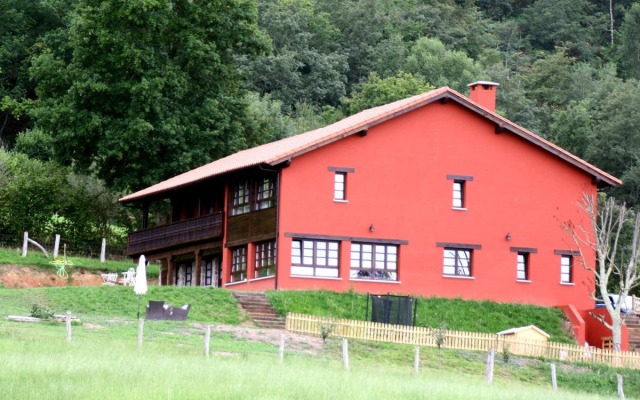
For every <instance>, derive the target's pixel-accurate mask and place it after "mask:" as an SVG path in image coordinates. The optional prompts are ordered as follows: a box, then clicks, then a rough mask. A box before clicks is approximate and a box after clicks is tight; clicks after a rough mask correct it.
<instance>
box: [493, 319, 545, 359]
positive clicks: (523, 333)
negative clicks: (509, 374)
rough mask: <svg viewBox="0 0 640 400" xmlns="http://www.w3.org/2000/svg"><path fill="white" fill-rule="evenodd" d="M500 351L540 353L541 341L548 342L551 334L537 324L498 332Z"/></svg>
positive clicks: (524, 353) (523, 354) (526, 354)
mask: <svg viewBox="0 0 640 400" xmlns="http://www.w3.org/2000/svg"><path fill="white" fill-rule="evenodd" d="M496 335H498V342H499V351H509V352H511V353H513V354H519V355H522V356H533V355H536V354H538V349H539V347H540V344H541V343H547V341H548V339H549V334H548V333H546V332H545V331H543V330H542V329H540V328H538V327H537V326H535V325H529V326H521V327H519V328H511V329H507V330H505V331H502V332H498V333H497V334H496Z"/></svg>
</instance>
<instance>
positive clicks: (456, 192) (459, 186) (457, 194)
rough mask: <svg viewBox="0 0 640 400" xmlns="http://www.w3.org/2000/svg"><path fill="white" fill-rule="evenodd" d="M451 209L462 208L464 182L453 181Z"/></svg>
mask: <svg viewBox="0 0 640 400" xmlns="http://www.w3.org/2000/svg"><path fill="white" fill-rule="evenodd" d="M452 205H453V208H464V181H453V204H452Z"/></svg>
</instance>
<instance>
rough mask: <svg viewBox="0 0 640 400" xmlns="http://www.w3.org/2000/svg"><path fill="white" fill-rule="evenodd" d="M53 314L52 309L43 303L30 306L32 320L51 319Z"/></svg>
mask: <svg viewBox="0 0 640 400" xmlns="http://www.w3.org/2000/svg"><path fill="white" fill-rule="evenodd" d="M53 313H54V312H53V309H52V308H51V307H49V305H48V304H45V303H35V304H34V305H33V306H31V316H32V317H34V318H41V319H51V318H53Z"/></svg>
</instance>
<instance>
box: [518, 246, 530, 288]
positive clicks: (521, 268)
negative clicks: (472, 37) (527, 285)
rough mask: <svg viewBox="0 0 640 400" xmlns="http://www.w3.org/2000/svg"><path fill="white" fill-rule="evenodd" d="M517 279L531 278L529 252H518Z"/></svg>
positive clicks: (525, 279)
mask: <svg viewBox="0 0 640 400" xmlns="http://www.w3.org/2000/svg"><path fill="white" fill-rule="evenodd" d="M516 263H517V272H516V279H517V280H519V281H528V280H529V253H518V255H517V261H516Z"/></svg>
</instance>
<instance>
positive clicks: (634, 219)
mask: <svg viewBox="0 0 640 400" xmlns="http://www.w3.org/2000/svg"><path fill="white" fill-rule="evenodd" d="M600 203H601V204H600V205H598V200H597V199H596V197H595V196H591V195H587V194H585V195H584V196H583V198H582V200H581V201H580V203H579V204H578V206H579V208H580V209H581V210H582V211H584V212H585V213H586V215H587V216H588V218H589V222H588V224H587V226H584V227H583V226H580V225H576V224H574V223H573V222H571V221H569V222H565V223H563V227H564V229H565V230H566V231H567V232H568V233H569V235H570V236H571V239H572V240H573V242H574V244H575V245H576V246H577V248H578V251H579V252H580V260H581V262H582V265H583V266H584V268H586V269H587V270H589V271H591V272H593V274H594V275H595V278H596V291H597V292H598V293H599V294H600V296H602V299H603V301H604V304H605V306H606V308H607V312H608V313H609V315H610V316H611V323H609V322H607V321H606V320H605V318H603V317H602V316H597V315H595V314H594V317H596V318H597V319H598V320H600V321H601V322H602V323H603V324H604V325H605V326H606V327H607V328H609V329H611V333H612V341H613V348H614V349H616V350H620V344H621V332H622V324H623V323H624V318H625V316H624V315H622V314H621V310H622V306H623V304H625V300H626V297H627V296H628V295H629V292H630V291H631V290H632V289H633V288H635V287H637V286H638V285H640V275H638V259H639V258H640V213H638V212H636V211H634V210H632V209H629V208H627V206H626V205H625V204H624V203H622V204H617V203H616V200H615V199H614V198H613V197H609V198H607V199H604V200H603V201H601V202H600ZM629 228H630V229H632V237H631V241H630V243H624V242H623V240H622V236H623V232H624V231H625V230H626V229H629ZM587 248H588V249H593V250H594V251H595V253H596V260H595V261H591V260H589V259H588V258H587V257H585V255H584V254H583V251H584V249H587ZM614 276H615V277H616V278H617V280H618V288H617V289H618V292H619V295H620V297H619V300H618V302H617V303H616V304H615V305H614V304H612V303H611V300H610V298H609V293H610V292H609V283H610V280H611V279H612V277H614Z"/></svg>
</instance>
